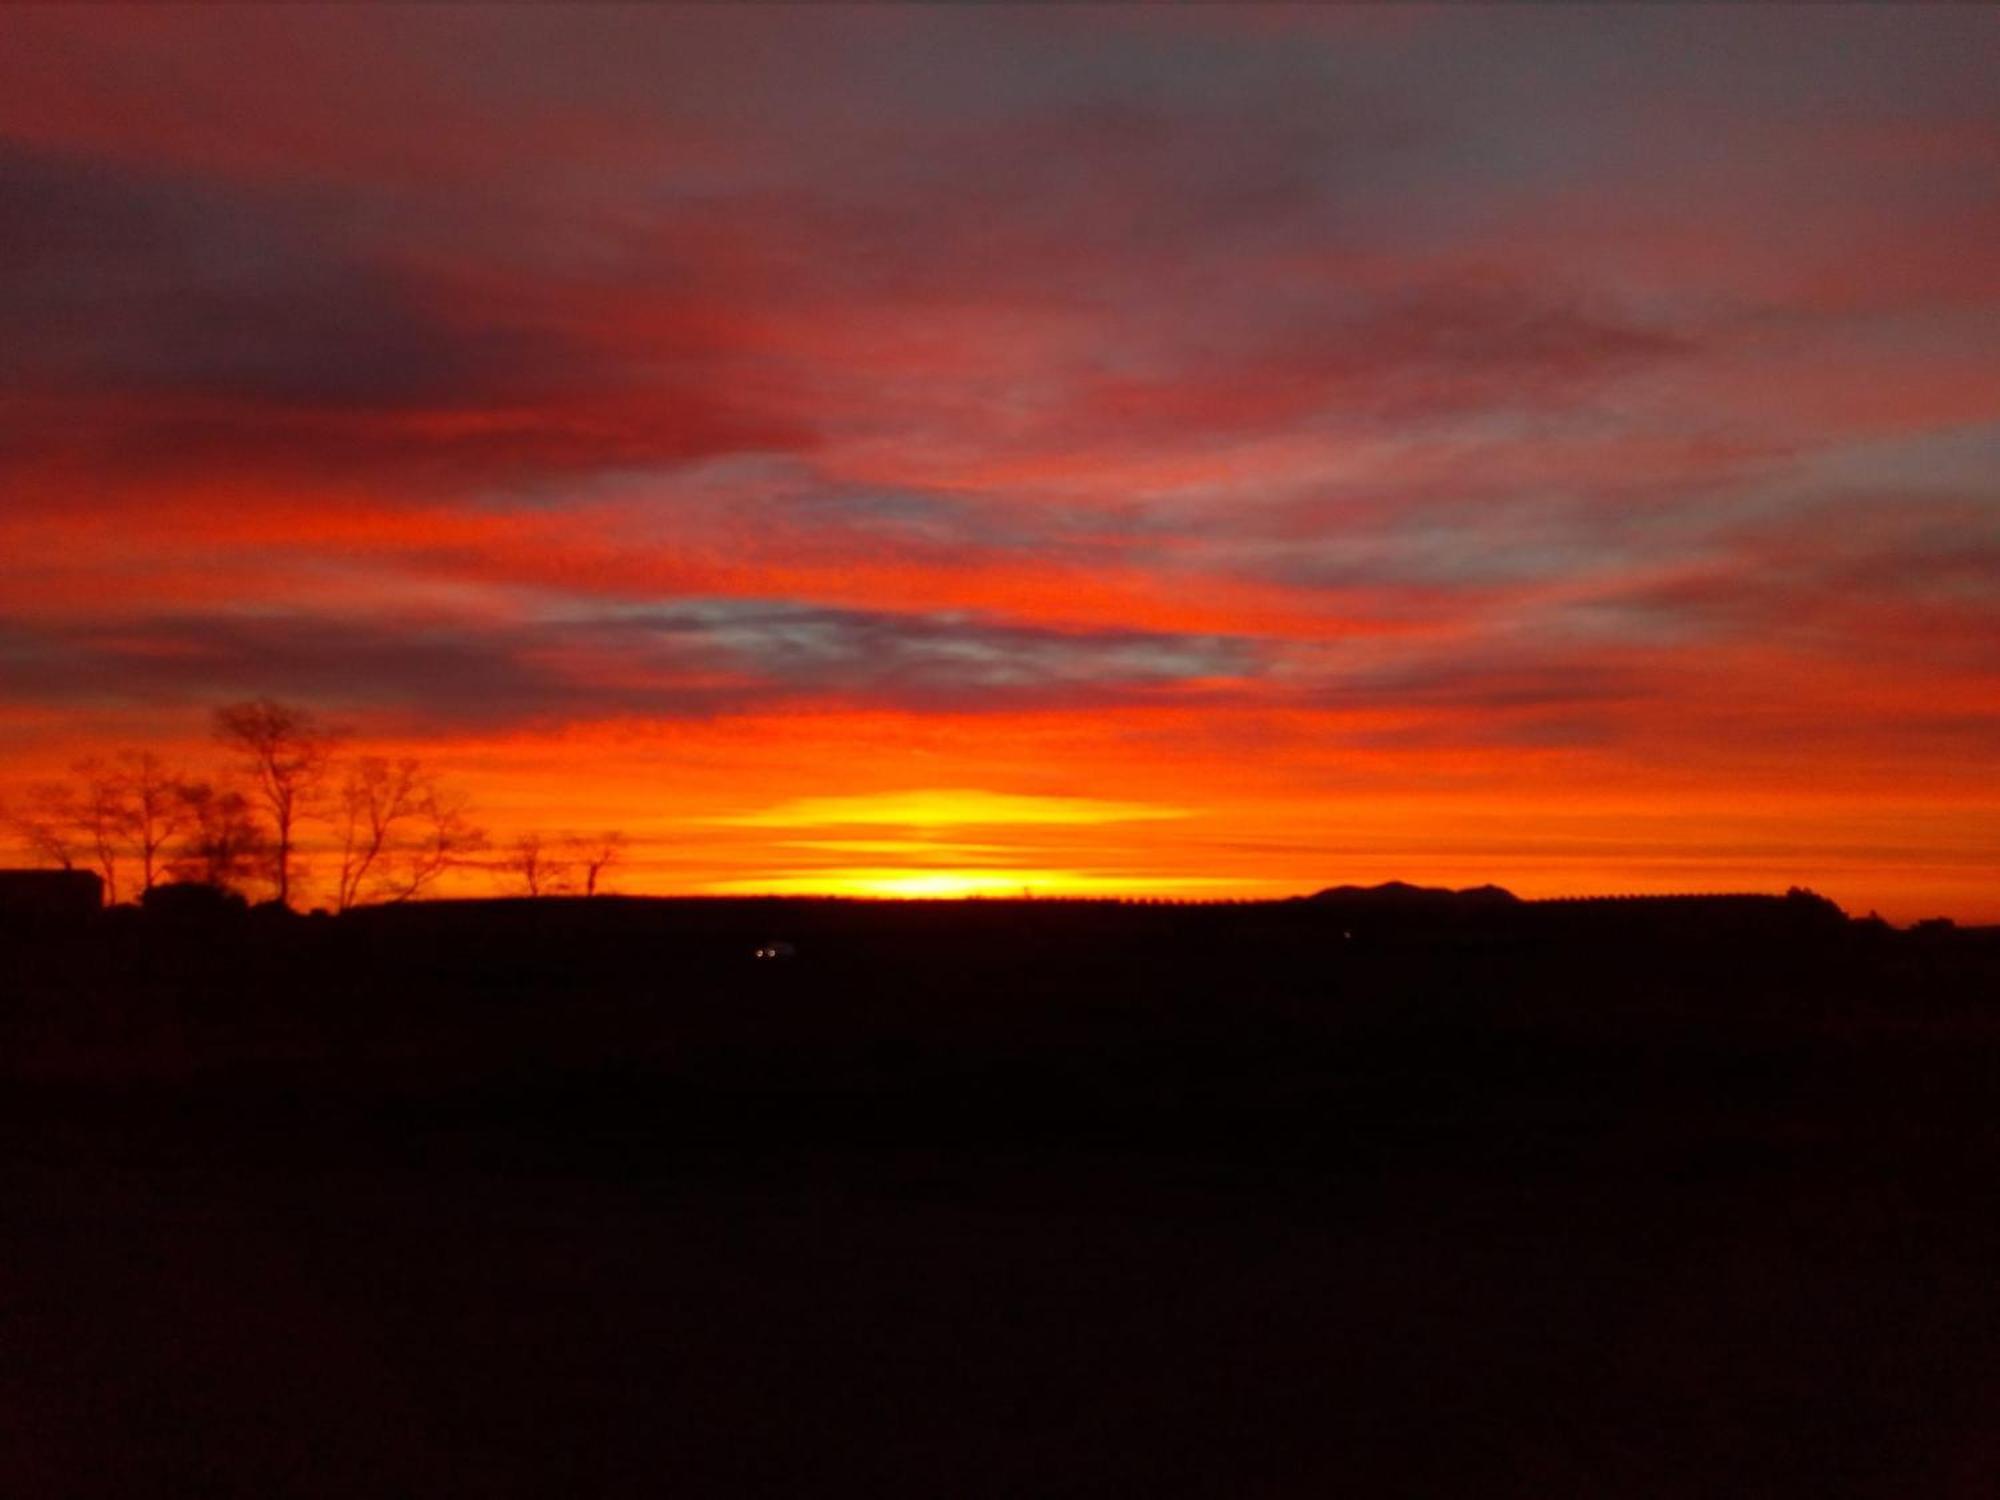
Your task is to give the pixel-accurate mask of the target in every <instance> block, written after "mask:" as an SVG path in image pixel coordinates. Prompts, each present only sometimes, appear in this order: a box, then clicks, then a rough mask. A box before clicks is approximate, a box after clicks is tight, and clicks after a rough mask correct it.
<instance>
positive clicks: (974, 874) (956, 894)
mask: <svg viewBox="0 0 2000 1500" xmlns="http://www.w3.org/2000/svg"><path fill="white" fill-rule="evenodd" d="M1247 883H1251V882H1238V881H1230V880H1221V881H1201V882H1189V881H1186V880H1178V879H1168V878H1157V877H1146V876H1129V875H1092V874H1087V873H1085V872H1083V871H1079V870H909V869H897V868H894V867H885V868H868V869H834V870H817V871H811V872H802V873H795V874H788V875H779V876H774V877H771V878H768V879H759V880H729V881H723V882H720V883H719V884H716V885H713V886H711V887H709V890H710V892H711V893H712V894H715V895H729V896H866V897H876V898H886V899H904V900H941V899H942V900H950V899H959V898H964V897H969V896H1007V897H1017V896H1021V895H1032V896H1158V895H1182V894H1186V893H1189V892H1190V891H1191V889H1196V888H1204V889H1208V890H1209V894H1215V891H1214V889H1213V888H1216V887H1229V886H1234V885H1239V884H1247Z"/></svg>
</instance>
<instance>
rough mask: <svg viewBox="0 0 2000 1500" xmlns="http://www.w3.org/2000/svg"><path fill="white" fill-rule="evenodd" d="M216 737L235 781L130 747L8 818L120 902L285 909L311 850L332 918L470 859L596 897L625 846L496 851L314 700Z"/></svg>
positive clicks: (267, 708) (27, 844) (434, 788)
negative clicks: (207, 892)
mask: <svg viewBox="0 0 2000 1500" xmlns="http://www.w3.org/2000/svg"><path fill="white" fill-rule="evenodd" d="M214 732H215V737H216V739H217V740H218V741H219V742H220V743H221V744H222V745H223V746H224V747H226V748H227V749H228V750H229V751H230V752H231V753H232V760H233V764H232V766H231V768H230V774H229V775H227V776H226V777H223V778H213V777H205V776H197V775H194V774H192V773H190V772H189V771H187V770H186V769H185V768H181V767H176V766H173V765H170V764H168V763H167V762H166V761H165V760H163V759H162V758H161V757H160V756H159V755H157V754H155V753H154V752H152V751H150V750H140V749H132V750H121V751H119V752H118V753H117V754H115V755H113V756H112V757H111V758H110V759H108V760H106V759H103V758H92V759H88V760H83V761H79V762H78V763H77V764H76V765H75V766H73V767H72V768H71V771H72V777H71V780H69V781H63V782H57V781H48V782H40V783H37V784H36V785H33V786H31V787H29V788H28V789H27V792H26V795H25V797H24V798H23V799H22V800H20V801H19V802H17V803H15V804H14V805H11V806H8V807H5V808H0V822H4V825H5V826H6V827H7V829H8V830H9V831H10V832H11V833H12V835H13V838H14V840H15V842H16V843H18V844H19V845H20V846H21V847H22V848H23V849H24V850H25V851H26V852H27V853H28V854H29V855H30V856H31V857H33V858H35V859H38V860H40V861H41V862H43V863H46V864H53V865H59V866H61V867H62V868H64V869H77V868H88V869H94V870H96V871H97V872H98V873H99V874H100V875H101V876H102V877H103V879H104V885H105V896H106V899H107V900H109V901H111V902H113V903H116V902H117V901H118V900H119V899H120V896H121V894H124V893H132V894H135V895H138V896H143V895H144V894H145V892H147V891H150V890H152V889H153V888H154V887H155V886H157V885H160V884H163V883H169V882H174V883H193V884H199V885H207V886H213V887H216V888H218V889H221V890H226V891H233V892H236V893H238V894H241V895H249V894H251V893H252V892H261V891H268V892H269V894H270V897H271V899H272V900H274V901H276V902H278V903H279V904H281V905H285V906H290V905H292V904H293V903H294V900H295V898H296V897H297V896H298V895H299V893H300V892H301V891H302V890H304V889H307V888H309V887H311V886H312V885H313V884H314V883H315V881H316V878H317V877H316V873H315V871H314V869H313V861H312V860H311V859H309V858H308V852H310V854H311V855H313V856H318V857H323V858H324V860H325V867H324V871H325V880H326V896H327V898H328V900H329V902H330V904H331V905H332V907H333V908H334V909H335V910H336V911H346V910H348V909H350V908H352V907H355V906H359V905H363V904H366V903H372V902H400V901H408V900H411V899H412V898H414V897H417V896H420V895H422V894H423V893H424V892H426V891H428V890H430V889H431V888H432V887H434V886H435V885H436V884H437V882H438V881H439V880H440V879H441V878H442V877H443V876H444V875H445V874H446V873H447V872H448V871H451V870H454V869H466V868H471V869H483V870H486V871H488V872H490V873H492V874H494V875H496V876H498V877H499V878H500V879H501V880H502V881H503V882H506V883H507V884H509V885H510V886H511V887H512V888H513V889H516V890H518V891H521V892H523V893H525V894H527V895H530V896H544V895H554V894H557V893H563V892H575V891H580V892H582V893H583V894H585V895H593V896H594V895H596V894H598V892H599V890H600V889H601V887H602V885H603V882H604V880H605V877H606V873H607V872H608V871H609V870H610V869H611V867H612V866H613V865H615V864H616V863H617V862H618V860H619V858H620V857H621V856H622V854H623V850H624V844H625V840H624V836H623V835H622V834H621V833H617V832H606V833H601V834H597V835H595V836H590V837H582V836H578V835H575V834H563V835H550V834H544V833H540V832H535V831H530V832H526V833H522V834H520V835H517V836H516V837H515V838H513V839H512V840H511V841H510V842H509V843H508V844H506V845H505V846H504V847H501V848H499V849H495V848H494V847H493V846H492V844H491V842H490V841H489V839H488V837H487V834H486V831H485V830H484V829H483V828H481V827H479V826H478V825H477V824H476V823H475V822H474V821H473V819H472V815H471V810H470V804H469V801H468V799H467V798H466V796H465V795H464V793H462V792H460V791H458V790H457V789H455V788H452V787H450V786H448V785H447V784H446V783H444V782H443V781H442V780H441V779H440V778H439V777H438V776H437V775H436V774H435V773H434V772H433V771H431V770H430V769H429V768H428V767H426V766H425V765H424V764H423V763H422V762H421V761H419V760H417V759H415V758H414V757H410V756H403V757H398V758H390V757H388V756H382V755H371V754H349V753H347V748H346V747H347V744H348V740H349V736H348V734H347V733H346V732H345V731H343V730H341V729H339V728H337V727H335V726H333V725H330V724H328V723H326V722H325V721H324V720H322V719H321V718H320V717H319V716H318V715H316V714H314V713H313V712H312V711H311V710H309V709H305V708H300V707H297V706H295V705H292V704H286V703H280V702H277V701H275V700H273V699H270V698H256V699H251V700H248V701H246V702H242V703H232V704H228V705H226V706H224V707H221V708H218V709H216V710H215V714H214ZM315 830H316V831H317V832H318V833H319V834H321V835H322V836H321V837H317V838H315V837H312V836H311V832H312V831H315ZM134 879H136V881H137V884H138V889H137V891H136V892H132V881H133V880H134Z"/></svg>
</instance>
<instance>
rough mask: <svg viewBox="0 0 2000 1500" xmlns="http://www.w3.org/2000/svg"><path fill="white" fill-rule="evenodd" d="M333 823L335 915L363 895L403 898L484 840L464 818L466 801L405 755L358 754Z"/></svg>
mask: <svg viewBox="0 0 2000 1500" xmlns="http://www.w3.org/2000/svg"><path fill="white" fill-rule="evenodd" d="M334 826H335V832H336V833H337V834H338V835H339V838H340V879H339V885H338V889H337V891H336V893H335V904H336V906H337V908H338V909H339V910H341V911H346V910H347V909H348V908H349V907H351V906H353V905H355V904H356V903H357V902H358V901H360V900H361V899H362V897H363V895H364V893H369V892H372V893H374V894H375V895H378V896H381V897H382V898H384V899H386V900H389V901H407V900H409V899H410V898H411V897H413V896H416V895H418V894H419V893H421V892H422V891H423V890H424V889H425V887H427V886H429V885H431V884H432V883H433V882H435V881H436V880H437V879H438V877H439V876H441V875H443V874H444V872H445V871H446V870H448V869H450V868H451V867H452V866H453V865H454V864H457V863H459V862H461V861H462V860H464V859H466V858H467V857H469V856H470V855H471V854H473V853H474V852H476V851H477V850H478V849H480V848H481V847H482V846H483V845H484V843H485V835H484V834H483V833H482V832H481V831H480V830H479V829H478V828H476V827H474V826H473V824H472V822H471V820H470V819H469V818H468V817H467V816H466V810H465V801H464V799H463V798H462V797H459V796H457V795H455V794H452V793H448V792H446V791H444V790H443V789H442V788H441V787H440V786H439V785H438V782H437V779H436V778H435V777H434V776H432V775H431V774H430V773H429V772H427V771H425V770H424V769H423V767H422V766H421V765H419V764H418V762H417V761H415V760H413V759H410V758H408V757H405V758H403V759H401V760H397V761H390V760H386V759H384V758H383V757H381V756H374V755H371V756H363V757H362V758H361V759H359V760H357V761H355V762H354V763H353V764H352V765H350V766H349V767H348V769H347V774H346V776H345V777H344V778H343V779H342V781H341V788H340V799H339V810H338V812H337V814H336V817H335V825H334Z"/></svg>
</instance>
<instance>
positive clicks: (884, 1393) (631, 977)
mask: <svg viewBox="0 0 2000 1500" xmlns="http://www.w3.org/2000/svg"><path fill="white" fill-rule="evenodd" d="M115 918H124V919H123V920H119V919H115ZM1593 923H1595V924H1596V925H1595V926H1593ZM1350 931H1352V932H1354V934H1355V935H1354V936H1353V937H1346V936H1343V935H1342V934H1344V933H1347V932H1350ZM771 938H779V939H783V940H785V941H788V942H792V943H795V944H796V947H797V957H796V958H795V959H793V960H790V961H784V962H771V963H759V962H755V961H753V960H752V959H751V958H750V957H749V954H750V951H751V949H752V948H753V947H754V946H755V945H757V944H759V943H761V942H763V941H765V940H766V939H771ZM0 962H4V968H0V973H5V974H7V975H10V976H12V980H11V983H10V985H9V989H8V991H7V993H6V995H5V1006H4V1014H0V1038H4V1041H5V1045H6V1056H7V1058H8V1073H7V1082H6V1094H5V1100H4V1112H0V1122H4V1126H5V1129H6V1138H7V1140H8V1142H9V1146H8V1150H7V1155H6V1168H5V1173H4V1189H5V1191H4V1196H0V1221H4V1225H5V1228H4V1252H5V1253H4V1257H3V1258H0V1350H4V1354H0V1416H4V1426H0V1474H4V1475H6V1476H8V1479H7V1482H6V1484H5V1489H6V1491H7V1492H8V1493H12V1494H21V1495H26V1496H67V1495H78V1496H83V1495H90V1496H97V1495H135V1494H138V1495H143V1494H161V1495H217V1496H246V1497H247V1496H259V1497H263V1496H281V1495H327V1496H343V1497H348V1496H376V1495H383V1496H390V1495H406V1494H407V1495H419V1494H422V1495H437V1494H451V1495H459V1494H463V1495H478V1496H489V1495H490V1496H513V1495H534V1496H542V1495H548V1496H588V1495H627V1494H632V1495H641V1494H644V1495H650V1494H656V1493H659V1494H665V1493H680V1494H698V1495H797V1494H849V1493H853V1494H867V1495H882V1494H897V1495H923V1496H954V1495H1007V1496H1017V1495H1091V1496H1098V1495H1126V1494H1129V1495H1145V1496H1153V1495H1163V1494H1175V1495H1180V1494H1185V1495H1227V1496H1260V1495H1286V1496H1289V1495H1326V1494H1340V1493H1353V1494H1357V1495H1368V1496H1381V1495H1398V1496H1400V1495H1409V1496H1453V1495H1467V1496H1523V1497H1527V1496H1538V1497H1539V1496H1561V1495H1574V1496H1592V1497H1595V1496H1620V1497H1622V1496H1755V1495H1782V1496H1791V1495H1800V1496H1815V1497H1817V1496H1835V1495H1869V1496H1883V1497H1891V1496H1893V1497H1898V1500H1901V1497H1914V1496H1967V1497H1972V1496H1978V1497H1985V1496H1989V1495H1991V1494H1993V1493H1995V1492H1996V1485H2000V1359H1996V1356H1995V1354H1994V1350H1995V1348H1996V1337H2000V1276H1996V1272H1995V1269H1994V1268H1995V1267H1996V1266H2000V1208H1996V1204H1995V1201H1994V1184H1995V1182H1996V1181H2000V1177H1996V1172H1995V1168H1996V1166H2000V1116H1996V1110H1995V1102H1996V1100H2000V1087H1996V1085H2000V986H1996V977H2000V954H1996V950H1995V946H1994V944H1993V943H1992V942H1991V940H1990V938H1988V937H1986V936H1983V935H1979V934H1926V935H1916V934H1897V933H1889V932H1884V931H1881V930H1878V929H1869V928H1866V927H1863V926H1860V925H1858V924H1843V925H1837V926H1826V925H1823V924H1822V925H1818V926H1813V925H1810V924H1808V925H1807V926H1802V927H1799V928H1797V929H1796V930H1793V929H1791V928H1785V927H1781V926H1780V927H1766V928H1758V929H1757V930H1732V929H1728V928H1727V924H1723V925H1722V926H1721V927H1716V926H1714V925H1710V926H1708V927H1703V926H1702V925H1701V924H1700V923H1696V924H1695V925H1693V926H1690V925H1688V924H1687V923H1685V922H1682V923H1679V924H1678V925H1677V924H1675V923H1672V922H1667V923H1651V924H1649V923H1648V922H1645V921H1640V920H1638V919H1636V918H1634V919H1628V920H1624V921H1622V922H1613V921H1609V920H1608V919H1607V920H1603V921H1600V920H1598V919H1596V918H1592V917H1581V918H1569V919H1565V920H1564V921H1563V922H1560V923H1558V922H1555V921H1554V920H1553V919H1551V920H1550V921H1547V922H1544V923H1542V924H1541V925H1539V926H1538V925H1535V924H1533V923H1524V922H1522V921H1520V920H1511V921H1509V922H1500V923H1482V922H1480V921H1469V920H1456V919H1455V920H1450V921H1446V920H1441V919H1433V918H1429V917H1426V918H1424V919H1421V920H1410V921H1402V920H1394V921H1392V920H1380V921H1363V922H1361V923H1360V924H1359V926H1358V927H1357V924H1356V922H1355V920H1354V918H1353V917H1352V914H1346V913H1336V912H1329V911H1326V910H1323V909H1315V908H1312V907H1311V906H1310V905H1308V904H1305V903H1300V904H1296V905H1292V906H1270V907H1236V908H1175V907H1157V908H1156V907H1137V908H1120V907H1111V906H1099V905H1067V904H1062V903H1033V904H1018V905H1017V904H1013V903H971V904H967V905H959V906H949V907H935V906H926V905H910V906H880V907H876V906H850V905H840V904H834V903H819V904H815V903H749V902H742V903H641V902H615V901H599V902H592V903H566V904H565V903H542V904H539V905H537V906H534V907H529V906H525V905H504V904H495V905H482V906H477V907H467V908H459V909H441V908H433V909H428V910H409V911H403V912H378V913H368V914H360V915H357V916H354V917H349V918H343V919H340V920H338V921H311V920H305V919H284V918H275V917H260V916H258V915H257V914H253V915H252V916H250V917H247V918H244V917H238V918H235V919H233V920H229V921H221V922H213V923H204V922H197V921H186V922H181V923H169V922H163V921H155V920H153V919H152V918H151V917H150V916H149V917H146V918H141V917H139V916H138V915H137V914H114V918H107V919H106V920H104V921H103V922H100V923H97V924H93V925H92V926H90V927H89V928H87V929H79V930H76V931H71V932H60V931H58V932H54V933H49V932H41V933H37V934H35V935H33V936H32V937H30V936H28V935H24V934H19V933H16V934H15V935H13V936H12V937H8V938H4V939H0Z"/></svg>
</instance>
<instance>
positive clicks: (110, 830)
mask: <svg viewBox="0 0 2000 1500" xmlns="http://www.w3.org/2000/svg"><path fill="white" fill-rule="evenodd" d="M70 769H71V770H73V771H74V772H75V773H76V779H77V785H78V788H79V791H80V795H78V796H76V797H75V798H73V799H72V803H73V806H74V808H75V817H76V834H77V841H78V842H79V843H80V844H82V846H83V848H84V850H85V851H86V852H87V853H88V855H89V857H90V858H91V859H92V860H93V861H94V862H95V863H96V865H97V869H98V873H99V874H101V875H103V877H104V899H105V903H106V904H107V905H110V906H116V905H117V904H118V865H119V855H120V854H121V853H122V852H123V850H124V847H125V841H126V838H127V836H128V835H129V834H130V832H131V826H132V820H131V814H130V810H129V808H128V806H127V800H126V799H127V793H126V787H125V780H124V778H123V777H122V776H120V775H119V774H118V773H117V772H115V771H112V770H109V769H107V768H106V767H105V765H104V763H103V762H102V761H99V760H81V761H78V762H77V763H76V764H75V765H74V766H72V767H71V768H70Z"/></svg>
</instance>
